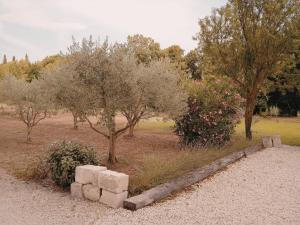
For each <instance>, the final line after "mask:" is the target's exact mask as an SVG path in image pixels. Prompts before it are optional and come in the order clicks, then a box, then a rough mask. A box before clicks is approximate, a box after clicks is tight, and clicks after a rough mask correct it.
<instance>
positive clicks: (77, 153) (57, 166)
mask: <svg viewBox="0 0 300 225" xmlns="http://www.w3.org/2000/svg"><path fill="white" fill-rule="evenodd" d="M49 150H50V155H49V158H48V164H49V168H50V172H51V176H52V179H53V180H54V181H55V183H56V184H58V185H59V186H62V187H64V188H65V187H68V186H70V184H71V183H72V182H74V180H75V168H76V166H79V165H87V164H90V165H98V164H99V161H98V158H97V156H96V152H95V151H94V149H93V148H92V147H88V146H83V145H81V144H78V143H74V142H66V141H61V142H55V143H53V144H51V145H50V148H49Z"/></svg>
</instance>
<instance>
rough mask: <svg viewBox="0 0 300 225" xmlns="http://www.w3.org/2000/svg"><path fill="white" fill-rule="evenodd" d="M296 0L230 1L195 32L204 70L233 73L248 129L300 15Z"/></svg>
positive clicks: (249, 130) (201, 23) (214, 72)
mask: <svg viewBox="0 0 300 225" xmlns="http://www.w3.org/2000/svg"><path fill="white" fill-rule="evenodd" d="M299 4H300V2H299V1H298V0H279V1H277V0H276V1H275V0H268V1H261V0H253V1H242V0H230V1H229V3H228V4H227V5H226V6H225V7H221V8H219V9H216V10H214V11H213V14H212V15H211V16H209V17H206V18H204V19H202V20H200V21H199V25H200V32H199V33H198V35H197V39H198V41H199V49H200V51H201V53H202V54H203V60H204V65H205V67H206V68H205V73H206V74H208V73H210V74H215V75H222V76H227V77H230V78H231V79H232V80H233V81H235V82H236V83H237V84H238V85H239V87H240V91H241V94H242V96H243V97H245V99H246V108H245V132H246V137H247V138H248V139H251V138H252V132H251V124H252V116H253V111H254V108H255V104H256V98H257V95H258V93H259V91H260V89H261V88H262V87H263V85H264V82H265V80H266V78H267V76H270V75H272V74H276V73H277V72H278V71H279V69H281V67H280V64H281V62H282V61H283V60H284V59H285V57H286V53H287V51H288V50H289V49H290V48H291V40H292V36H293V33H294V31H295V30H296V23H295V21H297V20H298V18H299V10H300V7H299Z"/></svg>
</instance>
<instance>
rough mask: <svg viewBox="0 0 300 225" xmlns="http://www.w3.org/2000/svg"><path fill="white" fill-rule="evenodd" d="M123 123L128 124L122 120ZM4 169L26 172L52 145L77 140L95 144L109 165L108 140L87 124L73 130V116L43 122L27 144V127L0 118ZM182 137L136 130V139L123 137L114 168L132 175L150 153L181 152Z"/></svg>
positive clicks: (0, 138)
mask: <svg viewBox="0 0 300 225" xmlns="http://www.w3.org/2000/svg"><path fill="white" fill-rule="evenodd" d="M118 122H119V123H122V122H124V121H122V120H120V119H119V121H118ZM0 127H1V129H0V167H2V168H4V169H6V170H7V171H8V172H15V171H18V170H23V169H24V168H26V167H27V166H28V164H29V163H30V162H31V161H32V159H33V158H35V157H40V156H41V155H42V154H43V153H44V152H45V151H46V150H47V146H48V144H50V143H51V142H53V141H57V140H64V139H65V140H74V141H78V142H80V143H84V144H88V145H92V146H94V147H95V148H96V150H97V151H98V152H99V153H100V155H101V162H102V163H103V164H105V163H106V158H107V148H108V141H107V139H106V138H104V137H103V136H101V135H100V134H98V133H96V132H94V131H93V130H91V129H90V128H89V126H88V124H87V123H80V124H79V129H78V130H74V129H73V128H72V116H71V115H70V114H60V115H57V116H53V117H51V118H47V119H45V120H43V121H41V122H40V124H38V125H37V126H36V127H35V128H34V129H33V131H32V140H33V142H32V143H30V144H28V143H26V142H25V140H26V136H25V134H26V133H25V125H24V124H23V123H22V122H21V121H19V120H17V119H14V118H11V117H8V116H0ZM178 149H179V147H178V138H177V137H176V135H174V134H172V133H171V132H169V133H166V132H159V131H149V130H147V131H146V132H145V131H143V130H142V129H137V130H136V136H135V137H134V138H131V139H129V138H126V137H123V136H122V137H120V138H119V139H118V140H117V156H118V159H119V161H120V163H119V164H117V165H116V166H115V167H114V168H113V169H116V170H121V171H123V172H126V173H128V174H129V175H131V174H134V173H135V172H136V171H137V170H139V169H140V168H139V167H138V164H139V162H138V161H139V159H140V158H141V157H142V156H144V155H146V154H149V153H157V154H161V155H164V154H168V153H170V152H174V151H178Z"/></svg>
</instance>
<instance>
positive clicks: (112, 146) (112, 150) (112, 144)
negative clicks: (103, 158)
mask: <svg viewBox="0 0 300 225" xmlns="http://www.w3.org/2000/svg"><path fill="white" fill-rule="evenodd" d="M108 162H109V163H110V164H115V163H116V162H118V160H117V157H116V136H115V135H114V134H112V133H111V134H110V137H109V149H108Z"/></svg>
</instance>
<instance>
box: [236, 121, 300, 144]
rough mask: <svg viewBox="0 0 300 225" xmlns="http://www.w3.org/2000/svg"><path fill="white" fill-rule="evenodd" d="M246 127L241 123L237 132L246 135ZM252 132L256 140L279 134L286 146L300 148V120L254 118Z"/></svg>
mask: <svg viewBox="0 0 300 225" xmlns="http://www.w3.org/2000/svg"><path fill="white" fill-rule="evenodd" d="M244 127H245V126H244V123H241V124H240V125H239V126H238V127H237V129H236V132H237V133H239V134H244ZM252 132H253V137H254V139H259V138H261V137H262V136H267V135H273V134H279V135H280V136H281V140H282V142H283V143H284V144H287V145H294V146H300V118H278V119H276V118H262V117H254V120H253V125H252Z"/></svg>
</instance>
